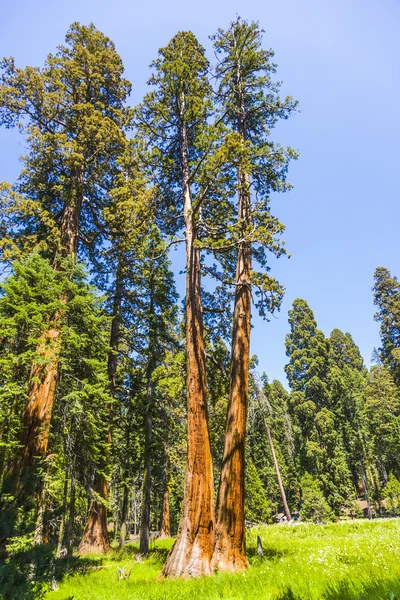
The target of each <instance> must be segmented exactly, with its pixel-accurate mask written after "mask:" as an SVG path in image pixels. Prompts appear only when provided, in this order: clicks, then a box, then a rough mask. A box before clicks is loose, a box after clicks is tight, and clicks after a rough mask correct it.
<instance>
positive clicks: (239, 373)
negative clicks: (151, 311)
mask: <svg viewBox="0 0 400 600" xmlns="http://www.w3.org/2000/svg"><path fill="white" fill-rule="evenodd" d="M239 181H240V183H239V219H240V220H241V221H243V223H244V226H245V223H247V220H248V217H249V204H250V199H249V192H248V177H247V175H246V174H244V173H241V174H240V177H239ZM250 271H251V247H250V244H248V243H246V242H242V243H241V244H240V247H239V249H238V256H237V268H236V291H235V307H234V316H233V334H232V354H231V368H230V386H229V401H228V413H227V419H226V428H225V444H224V454H223V459H222V467H221V478H220V483H219V491H218V503H217V515H216V529H215V547H214V554H213V559H212V565H213V568H214V569H217V570H224V571H236V570H241V569H244V568H246V567H247V566H248V561H247V558H246V546H245V535H246V530H245V515H244V499H245V489H244V481H245V441H246V421H247V408H248V398H249V359H250V321H251V289H250Z"/></svg>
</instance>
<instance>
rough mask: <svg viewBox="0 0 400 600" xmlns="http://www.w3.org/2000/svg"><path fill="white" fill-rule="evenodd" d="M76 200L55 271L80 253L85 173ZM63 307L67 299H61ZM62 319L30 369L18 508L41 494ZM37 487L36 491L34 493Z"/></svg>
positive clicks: (68, 211) (15, 478) (13, 475)
mask: <svg viewBox="0 0 400 600" xmlns="http://www.w3.org/2000/svg"><path fill="white" fill-rule="evenodd" d="M75 184H76V186H75V192H76V198H75V200H74V202H71V203H67V204H66V205H65V206H64V210H63V216H62V219H61V226H60V247H59V250H58V253H57V256H56V257H55V260H54V270H55V271H59V270H61V269H62V268H63V265H62V259H66V258H68V257H71V258H72V259H74V258H75V256H76V253H77V249H78V239H79V236H78V230H79V221H80V215H81V208H82V201H83V173H81V172H79V173H78V174H77V175H76V177H75ZM60 300H61V302H62V303H63V304H66V303H67V298H66V297H63V298H60ZM61 317H62V315H61V314H60V312H59V311H57V313H56V314H55V315H54V316H53V318H52V319H51V322H50V323H49V328H48V329H47V331H45V332H44V333H43V335H42V336H41V339H40V341H39V344H38V346H37V348H36V353H37V354H38V355H39V356H40V360H38V361H36V362H35V363H34V364H33V365H32V368H31V373H30V377H29V389H28V399H27V402H26V405H25V408H24V411H23V415H22V429H21V436H20V446H21V450H20V452H18V453H17V454H16V456H15V460H14V461H13V465H12V467H11V472H10V475H9V477H10V479H11V480H12V485H13V491H14V495H15V497H16V502H15V504H16V505H20V504H21V500H22V499H23V498H24V497H26V496H27V495H29V494H31V493H32V492H33V491H36V492H37V493H38V494H40V492H41V482H40V480H38V479H37V477H36V474H35V469H36V466H37V460H38V459H40V458H43V457H44V456H45V454H46V452H47V446H48V441H49V429H50V423H51V415H52V410H53V404H54V397H55V391H56V382H57V373H58V360H59V351H60V339H59V338H60V334H61V325H62V323H61ZM35 487H36V490H35Z"/></svg>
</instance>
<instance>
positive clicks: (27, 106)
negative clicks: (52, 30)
mask: <svg viewBox="0 0 400 600" xmlns="http://www.w3.org/2000/svg"><path fill="white" fill-rule="evenodd" d="M65 42H66V43H65V45H64V46H60V47H59V48H58V50H57V52H56V54H49V55H48V57H47V60H46V63H45V65H44V67H43V68H37V67H30V66H29V67H26V68H18V67H16V65H15V62H14V59H13V58H7V59H3V61H2V62H1V65H0V68H1V80H0V125H4V126H6V127H18V128H19V129H20V130H21V132H22V133H24V134H26V136H27V141H28V144H29V150H28V154H27V156H26V157H24V170H23V172H22V174H21V176H20V178H19V180H18V182H17V184H16V186H15V192H19V193H20V195H21V196H22V198H20V199H18V197H16V196H15V195H13V194H14V192H13V191H12V190H10V191H9V195H10V202H11V204H12V205H14V206H13V208H14V210H15V209H16V210H17V214H15V216H14V217H13V218H12V217H11V216H10V217H9V222H8V230H7V239H6V240H3V241H2V246H3V250H4V252H5V255H4V258H5V259H6V258H7V257H8V256H9V255H10V254H13V253H15V252H17V250H16V249H15V246H17V247H19V246H20V245H22V247H25V246H28V250H29V249H31V248H32V247H36V248H37V249H39V248H40V250H41V251H46V253H47V255H48V256H50V257H51V258H53V257H54V255H55V253H56V250H57V248H58V247H59V246H60V244H61V245H62V246H64V245H66V244H67V243H68V240H66V239H63V240H61V239H60V227H61V222H62V218H63V213H64V212H65V207H67V206H70V207H72V206H77V207H80V210H79V212H81V218H80V228H81V239H85V240H86V241H87V243H90V242H92V241H93V240H94V239H95V238H96V239H97V241H100V240H101V237H102V236H101V225H100V223H101V220H102V218H101V212H102V207H103V205H104V203H106V202H107V197H106V194H105V191H107V189H108V185H109V183H108V182H109V177H110V175H111V174H112V173H113V171H115V170H116V168H117V166H116V161H117V158H118V156H119V155H120V153H121V151H122V150H123V148H124V143H125V142H124V134H123V130H124V128H125V127H126V126H127V125H128V123H129V111H127V109H126V108H125V106H124V102H125V100H126V98H127V96H128V94H129V91H130V84H129V82H128V81H127V80H125V79H124V78H123V65H122V61H121V58H120V57H119V55H118V53H117V52H116V50H115V46H114V44H113V42H112V41H111V40H110V39H109V38H107V37H106V36H105V35H104V34H103V33H101V32H100V31H98V30H97V29H96V28H95V27H94V25H89V26H88V27H86V26H84V25H80V24H79V23H74V24H72V25H71V28H70V30H69V31H68V33H67V35H66V40H65ZM17 216H19V219H18V220H17V219H16V217H17ZM99 234H100V238H97V236H98V235H99ZM13 249H14V250H13ZM75 251H76V248H75Z"/></svg>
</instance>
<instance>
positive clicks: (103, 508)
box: [79, 472, 111, 554]
mask: <svg viewBox="0 0 400 600" xmlns="http://www.w3.org/2000/svg"><path fill="white" fill-rule="evenodd" d="M93 492H94V494H93V498H92V500H91V502H90V506H89V514H88V519H87V522H86V527H85V530H84V532H83V536H82V539H81V543H80V544H79V553H80V554H91V553H94V554H105V553H106V552H108V551H109V550H110V549H111V546H110V540H109V537H108V531H107V501H108V486H107V480H106V478H105V476H104V475H103V474H102V473H98V472H96V474H95V477H94V483H93Z"/></svg>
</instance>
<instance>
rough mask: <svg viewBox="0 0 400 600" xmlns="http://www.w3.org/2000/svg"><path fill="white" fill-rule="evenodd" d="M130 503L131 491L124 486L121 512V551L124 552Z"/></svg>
mask: <svg viewBox="0 0 400 600" xmlns="http://www.w3.org/2000/svg"><path fill="white" fill-rule="evenodd" d="M128 503H129V489H128V486H127V485H126V484H125V485H124V494H123V500H122V512H121V532H120V536H119V549H120V550H123V549H124V546H125V540H126V531H127V524H126V521H127V518H128Z"/></svg>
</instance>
